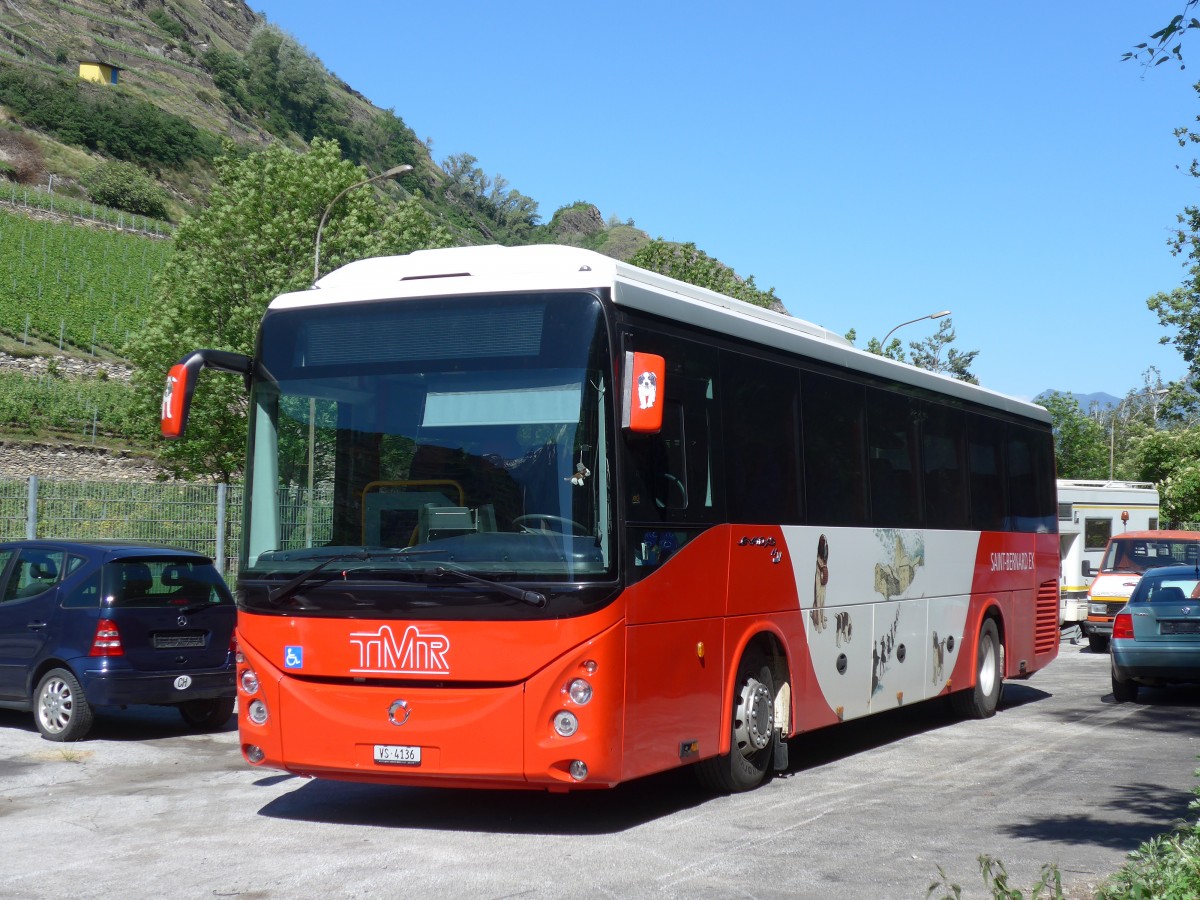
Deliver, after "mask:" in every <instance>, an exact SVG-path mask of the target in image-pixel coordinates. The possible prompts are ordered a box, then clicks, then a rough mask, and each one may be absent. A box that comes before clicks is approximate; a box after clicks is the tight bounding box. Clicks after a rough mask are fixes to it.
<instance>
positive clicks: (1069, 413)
mask: <svg viewBox="0 0 1200 900" xmlns="http://www.w3.org/2000/svg"><path fill="white" fill-rule="evenodd" d="M1035 402H1036V403H1039V404H1040V405H1042V406H1044V407H1045V408H1046V409H1047V410H1048V411H1049V412H1050V418H1051V420H1052V422H1053V428H1054V454H1055V456H1056V458H1057V462H1058V477H1059V478H1075V479H1088V478H1096V479H1100V478H1107V477H1108V434H1107V432H1106V430H1105V428H1104V426H1103V425H1102V424H1100V422H1099V421H1097V420H1096V419H1094V418H1092V417H1091V416H1089V415H1087V414H1086V413H1084V412H1083V410H1082V409H1080V408H1079V401H1078V400H1076V399H1075V398H1074V397H1072V396H1071V395H1070V394H1064V393H1062V392H1060V391H1049V392H1048V393H1045V394H1043V395H1042V396H1040V397H1038V398H1037V400H1036V401H1035Z"/></svg>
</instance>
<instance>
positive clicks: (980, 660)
mask: <svg viewBox="0 0 1200 900" xmlns="http://www.w3.org/2000/svg"><path fill="white" fill-rule="evenodd" d="M1002 659H1003V651H1002V649H1001V647H1000V633H999V632H998V631H997V630H996V621H995V620H994V619H987V620H986V621H984V623H983V625H982V627H980V629H979V642H978V643H977V644H976V645H975V685H974V687H971V688H969V689H967V690H965V691H958V692H957V693H954V694H951V695H950V702H951V704H952V705H953V707H954V711H955V712H957V713H958V714H959V715H960V716H963V717H965V718H968V719H987V718H990V717H991V716H994V715H995V714H996V708H997V707H998V706H999V705H1000V689H1001V688H1002V687H1003V685H1004V669H1003V666H1002V664H1001V660H1002Z"/></svg>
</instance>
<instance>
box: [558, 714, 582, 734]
mask: <svg viewBox="0 0 1200 900" xmlns="http://www.w3.org/2000/svg"><path fill="white" fill-rule="evenodd" d="M578 730H579V720H578V719H577V718H575V713H573V712H569V711H568V710H565V709H560V710H559V711H558V712H556V713H555V714H554V731H555V732H556V733H557V734H558V735H559V737H570V736H571V735H573V734H574V733H575V732H576V731H578Z"/></svg>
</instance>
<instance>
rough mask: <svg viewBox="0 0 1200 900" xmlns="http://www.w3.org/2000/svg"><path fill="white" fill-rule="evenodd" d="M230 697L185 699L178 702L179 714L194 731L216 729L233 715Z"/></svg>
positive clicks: (232, 701)
mask: <svg viewBox="0 0 1200 900" xmlns="http://www.w3.org/2000/svg"><path fill="white" fill-rule="evenodd" d="M233 703H234V699H233V698H232V697H215V698H213V699H211V700H185V701H184V702H183V703H180V704H179V707H178V709H179V715H181V716H183V721H184V722H186V723H187V724H188V725H190V726H191V727H192V728H194V729H195V730H196V731H216V730H217V729H218V728H221V727H223V726H224V725H225V723H227V722H228V721H229V719H230V717H231V716H232V715H233Z"/></svg>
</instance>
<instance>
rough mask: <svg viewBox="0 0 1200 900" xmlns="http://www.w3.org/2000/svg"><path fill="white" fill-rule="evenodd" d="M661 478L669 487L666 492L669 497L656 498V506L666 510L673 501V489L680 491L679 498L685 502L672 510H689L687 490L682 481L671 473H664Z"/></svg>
mask: <svg viewBox="0 0 1200 900" xmlns="http://www.w3.org/2000/svg"><path fill="white" fill-rule="evenodd" d="M659 477H660V478H662V480H663V482H664V483H665V484H666V486H667V489H666V492H665V493H666V494H667V496H666V497H655V498H654V505H655V506H657V507H658V508H659V509H666V508H667V503H668V501H670V499H671V497H670V493H671V488H677V489H678V490H679V497H680V499H681V500H682V501H683V503H682V504H680V505H679V506H675V507H672V509H687V488H685V487H684V486H683V482H682V481H680V480H679V479H678V478H676V477H675V476H674V475H672V474H671V473H670V472H663V473H662V474H661V475H660V476H659Z"/></svg>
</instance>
